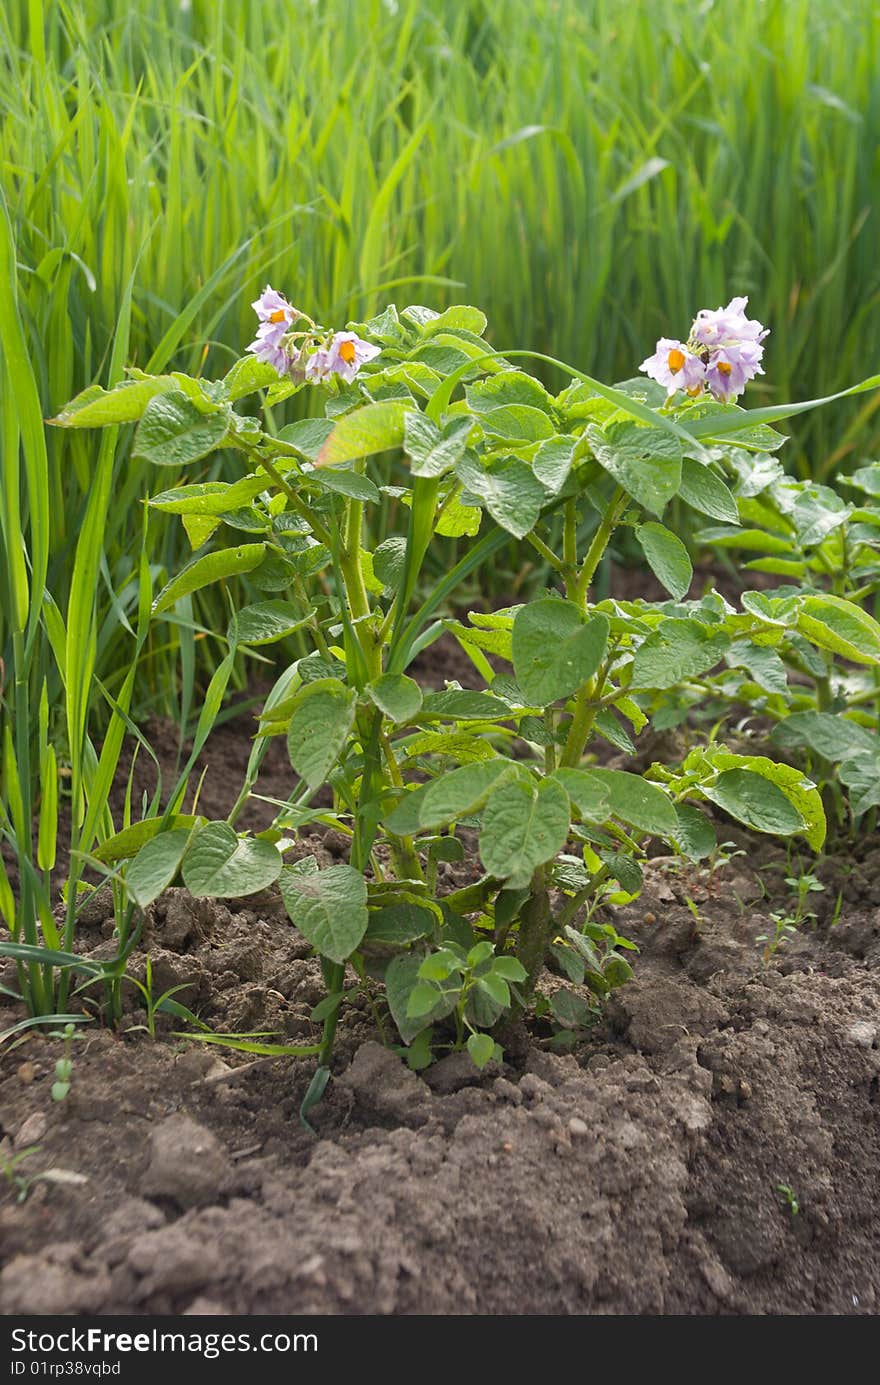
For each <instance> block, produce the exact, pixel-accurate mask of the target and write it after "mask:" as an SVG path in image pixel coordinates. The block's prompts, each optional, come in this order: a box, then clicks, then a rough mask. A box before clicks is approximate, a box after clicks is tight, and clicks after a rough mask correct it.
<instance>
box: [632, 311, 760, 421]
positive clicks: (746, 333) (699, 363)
mask: <svg viewBox="0 0 880 1385" xmlns="http://www.w3.org/2000/svg"><path fill="white" fill-rule="evenodd" d="M748 301H749V300H748V299H747V298H731V300H730V302H729V303H728V305H727V307H726V308H716V309H715V310H714V312H713V311H712V310H711V309H709V308H703V309H701V311H700V312H698V313H697V316H696V317H695V319H694V324H693V326H692V327H691V331H690V336H689V337H688V339H687V341H686V342H681V341H675V340H673V338H671V337H661V338H660V340H659V341H658V343H657V349H656V351H655V352H654V355H653V356H649V357H648V359H647V360H645V361H642V364H641V365H640V366H639V370H643V371H644V372H645V374H646V375H649V376H650V378H651V379H652V380H656V381H657V382H658V384H661V385H663V386H665V388H666V389H667V390H668V391H669V394H670V396H672V395H673V394H675V392H676V391H677V390H685V391H686V392H687V393H688V394H690V395H693V396H696V395H699V394H703V393H704V392H705V391H706V390H708V391H709V393H710V394H711V395H712V396H713V398H715V399H717V400H718V401H719V402H720V403H721V404H729V403H730V402H731V400H733V399H736V398H737V397H738V396H739V395H741V394H742V392H743V390H744V389H745V387H746V385H747V384H748V382H749V380H752V379H753V378H754V377H755V376H756V375H763V373H764V372H763V370H762V369H761V358H762V356H763V355H764V347H763V345H762V343H763V341H764V338H765V337H766V336H767V334H768V332H769V330H770V329H769V328H767V327H762V326H761V323H760V322H755V321H754V320H752V319H751V318H747V317H746V315H745V309H746V304H747V303H748Z"/></svg>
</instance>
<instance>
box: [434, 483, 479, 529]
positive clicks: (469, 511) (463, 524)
mask: <svg viewBox="0 0 880 1385" xmlns="http://www.w3.org/2000/svg"><path fill="white" fill-rule="evenodd" d="M482 522H483V511H482V510H481V509H480V508H479V506H476V505H463V504H462V502H461V487H460V486H457V487H456V488H455V490H454V491H453V493H452V495H451V497H450V498H449V499H448V500H445V501H444V502H443V508H442V509H441V511H440V517H439V519H438V520H437V522H436V524H435V525H434V533H435V534H436V535H437V536H438V538H444V539H461V538H464V537H465V535H467V536H468V537H469V538H473V537H474V535H475V534H478V533H479V531H480V525H481V524H482Z"/></svg>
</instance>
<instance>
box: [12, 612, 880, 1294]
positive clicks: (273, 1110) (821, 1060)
mask: <svg viewBox="0 0 880 1385" xmlns="http://www.w3.org/2000/svg"><path fill="white" fill-rule="evenodd" d="M418 672H419V676H420V677H421V678H422V679H423V680H424V681H425V682H428V683H432V684H433V685H434V686H438V685H442V682H443V680H444V679H447V678H453V677H454V678H458V679H459V680H460V681H461V682H462V683H464V684H468V683H471V684H473V682H474V681H475V680H473V679H472V678H471V674H470V666H469V664H468V663H467V661H466V660H464V658H463V656H461V654H460V651H459V650H458V647H457V646H456V645H455V644H454V643H453V642H451V641H449V640H446V639H445V640H444V641H442V642H439V643H438V644H437V645H436V646H434V647H432V649H431V650H429V651H427V652H426V654H425V655H424V656H423V657H422V659H421V666H420V668H419V670H418ZM252 730H253V721H252V719H251V716H250V715H248V716H246V717H244V718H242V719H241V720H240V721H239V722H238V723H236V722H231V723H228V724H227V726H226V727H224V728H221V729H220V730H219V731H218V732H217V733H216V734H215V736H214V737H213V738H212V741H211V743H210V745H209V748H208V751H207V752H206V756H205V760H206V762H207V763H208V765H209V769H208V775H207V777H206V780H205V785H204V788H203V794H202V799H201V804H202V810H203V811H206V812H207V813H208V814H209V815H211V816H218V817H219V816H223V815H225V813H226V812H228V810H229V806H230V804H231V801H232V799H233V798H234V796H235V792H236V790H237V786H238V784H239V782H240V779H241V775H242V773H243V769H244V764H245V762H246V759H247V754H248V751H249V737H250V735H251V734H252ZM152 736H153V739H154V743H156V744H157V745H158V746H159V748H160V750H164V751H165V752H166V753H165V755H164V756H163V758H167V754H168V750H169V746H170V744H171V742H170V740H169V738H168V737H167V735H166V733H164V732H163V730H162V728H161V727H154V728H152ZM166 741H168V745H166V744H165V742H166ZM289 784H290V773H289V770H288V767H287V763H286V757H285V753H284V747H283V745H282V744H281V743H280V742H279V743H277V744H275V745H273V747H272V749H271V751H270V753H269V756H268V758H267V762H266V769H265V771H264V775H263V778H262V780H261V783H260V786H259V788H260V791H262V792H265V793H268V794H270V795H276V796H278V797H282V798H283V797H286V795H287V792H288V789H289ZM271 811H272V810H271V809H269V808H267V807H266V806H265V805H259V804H252V805H250V806H249V808H248V815H247V816H246V817H245V818H244V819H243V820H242V825H248V826H251V827H258V826H263V825H265V823H266V821H268V819H269V817H271ZM724 835H725V836H730V837H732V838H735V839H736V840H738V841H739V842H740V844H741V845H743V846H744V847H745V848H746V849H747V851H748V852H749V855H748V856H747V857H743V856H739V857H734V858H733V860H732V861H731V863H730V864H729V865H728V866H727V867H725V868H724V869H723V870H722V871H720V872H719V874H718V875H717V876H716V877H715V879H714V880H713V881H707V880H706V879H705V877H701V876H700V875H699V874H698V873H696V872H694V873H691V874H690V875H682V874H680V873H676V871H675V870H674V869H670V864H669V863H668V862H664V861H662V860H659V859H658V860H655V861H654V862H653V863H652V864H651V867H650V871H649V876H648V880H647V884H646V889H645V891H644V893H643V895H642V897H641V898H640V899H639V900H638V902H637V903H636V904H634V905H632V906H630V907H629V908H627V909H626V910H622V911H620V912H619V914H618V915H617V917H616V919H615V922H616V924H617V926H618V928H619V929H620V931H621V932H623V933H624V934H626V935H628V936H630V937H632V938H633V939H634V940H635V941H637V942H638V944H639V946H640V948H641V952H640V955H639V957H638V958H637V960H636V980H635V981H634V982H632V983H630V984H629V985H628V986H626V987H625V988H623V989H622V990H621V991H618V992H616V993H615V997H614V999H613V1001H612V1002H611V1003H610V1004H609V1005H608V1007H607V1009H606V1012H605V1016H604V1020H603V1022H602V1023H601V1024H599V1025H597V1027H596V1028H595V1029H594V1030H593V1031H591V1033H590V1034H589V1035H587V1036H586V1037H585V1038H584V1039H583V1040H582V1041H581V1042H580V1043H579V1044H578V1046H577V1047H576V1048H575V1050H574V1051H573V1052H572V1053H570V1054H566V1055H560V1054H559V1053H555V1052H553V1051H551V1050H550V1048H549V1047H548V1038H549V1030H545V1029H543V1028H542V1027H541V1026H540V1025H538V1026H534V1027H533V1028H532V1029H531V1030H529V1031H527V1030H525V1029H521V1030H519V1031H514V1032H512V1033H510V1034H509V1035H507V1036H506V1038H505V1043H506V1055H505V1063H504V1066H503V1068H502V1069H500V1070H499V1069H498V1068H497V1067H495V1066H494V1065H493V1067H492V1069H491V1070H490V1071H488V1072H486V1073H485V1074H482V1075H481V1074H478V1073H477V1072H476V1070H475V1069H474V1068H473V1067H472V1065H471V1064H470V1061H469V1060H468V1059H466V1058H463V1057H462V1055H457V1054H451V1055H449V1056H447V1057H446V1058H443V1059H441V1061H440V1062H438V1063H437V1064H436V1065H435V1066H433V1067H432V1068H430V1069H429V1070H428V1071H427V1072H426V1073H425V1074H424V1075H423V1076H417V1075H416V1074H414V1073H412V1072H410V1071H409V1069H407V1068H406V1066H405V1065H404V1064H403V1063H402V1061H401V1060H400V1058H399V1057H397V1056H396V1055H395V1054H394V1053H393V1052H392V1051H390V1049H388V1048H386V1047H383V1046H382V1044H381V1043H380V1042H377V1040H378V1039H379V1038H380V1037H381V1036H380V1035H379V1033H378V1031H377V1030H376V1027H375V1022H374V1018H373V1015H372V1013H371V1011H370V1007H369V1005H368V1002H367V1000H366V999H365V998H360V999H358V1000H356V1001H355V1002H354V1004H352V1005H351V1006H349V1007H348V1008H347V1009H346V1010H345V1011H344V1013H343V1016H342V1019H341V1023H340V1029H339V1036H338V1042H337V1048H336V1055H335V1062H334V1080H333V1082H332V1083H331V1085H330V1087H329V1089H328V1092H327V1095H326V1096H325V1099H324V1101H323V1102H322V1103H321V1104H320V1105H319V1106H317V1107H316V1108H314V1110H313V1111H312V1112H311V1119H312V1121H313V1124H314V1126H315V1128H316V1130H317V1136H315V1135H312V1134H309V1133H308V1132H307V1131H306V1130H304V1129H303V1128H302V1127H301V1125H300V1123H299V1121H298V1116H297V1113H298V1108H299V1104H300V1102H301V1100H302V1097H303V1095H304V1093H305V1090H306V1088H307V1086H308V1083H309V1081H310V1078H311V1076H312V1073H313V1072H314V1060H309V1059H300V1060H295V1059H291V1058H284V1059H276V1058H256V1059H254V1058H252V1057H250V1056H247V1055H240V1054H235V1053H232V1052H230V1051H229V1050H226V1049H223V1048H216V1047H206V1046H202V1045H200V1044H198V1043H196V1042H194V1041H192V1040H189V1039H184V1038H180V1037H176V1036H175V1034H174V1033H173V1032H172V1030H173V1026H172V1024H171V1022H170V1021H169V1020H167V1019H160V1020H159V1037H158V1038H157V1039H155V1040H153V1039H151V1038H150V1037H149V1036H148V1035H147V1034H146V1033H145V1032H144V1030H143V1028H142V1027H138V1026H142V1025H143V1021H144V1015H143V1011H142V1010H139V1009H137V1006H136V996H135V995H134V993H133V992H132V993H130V994H129V995H128V1002H127V1003H128V1004H129V1007H130V1008H129V1011H128V1013H127V1014H126V1017H125V1019H124V1022H123V1025H122V1026H121V1027H120V1031H119V1032H118V1033H111V1032H109V1031H108V1030H106V1029H102V1028H100V1027H99V1026H98V1025H97V1024H93V1025H90V1026H87V1027H84V1028H83V1030H82V1031H81V1032H80V1033H79V1034H78V1035H77V1037H76V1039H75V1040H74V1041H73V1044H72V1057H73V1059H74V1066H73V1077H72V1086H71V1090H70V1094H69V1095H68V1096H67V1098H66V1099H65V1100H64V1101H61V1102H53V1101H52V1100H51V1096H50V1088H51V1085H52V1082H53V1080H54V1066H55V1063H56V1061H57V1059H58V1058H59V1057H60V1056H61V1054H62V1045H61V1042H60V1040H59V1039H58V1038H57V1037H56V1038H53V1037H46V1036H39V1035H36V1034H31V1035H29V1036H28V1037H27V1038H26V1040H25V1041H24V1042H23V1043H21V1044H20V1045H19V1046H18V1047H17V1048H15V1049H14V1051H10V1050H9V1047H7V1050H6V1052H5V1054H4V1057H3V1062H2V1067H0V1155H2V1156H3V1159H4V1160H5V1161H6V1163H7V1166H10V1160H11V1159H13V1158H14V1157H15V1156H17V1155H19V1154H21V1153H22V1152H23V1151H28V1150H30V1151H31V1152H30V1153H29V1154H27V1157H26V1158H24V1159H23V1160H22V1161H21V1162H19V1163H17V1164H16V1166H15V1170H14V1173H12V1174H11V1175H10V1177H11V1179H12V1181H11V1182H10V1184H9V1186H8V1188H7V1186H6V1183H5V1181H4V1180H0V1246H2V1255H3V1260H2V1262H0V1263H3V1264H4V1266H5V1268H3V1269H2V1272H0V1312H2V1313H4V1314H20V1313H36V1314H52V1313H66V1314H77V1313H89V1314H122V1313H143V1314H158V1313H174V1314H179V1313H193V1314H197V1313H249V1314H270V1313H312V1312H314V1313H325V1314H413V1313H422V1314H424V1313H431V1314H460V1313H466V1314H471V1313H478V1314H513V1313H516V1314H550V1315H558V1314H592V1313H602V1314H688V1315H743V1314H873V1313H875V1312H876V1311H877V1309H878V1302H880V1213H878V1208H877V1196H876V1169H877V1167H878V1162H880V1020H878V1002H880V971H878V964H880V908H878V906H880V885H878V883H877V882H878V878H880V877H878V870H877V868H878V866H880V842H878V841H877V840H876V839H875V840H874V841H870V840H867V841H862V842H861V843H860V844H859V848H858V851H857V859H850V858H846V859H843V858H835V859H834V860H833V861H829V862H826V863H825V865H824V866H823V867H821V868H820V871H821V873H822V874H823V879H824V880H825V882H826V886H827V888H826V892H825V894H822V895H816V896H813V897H812V899H813V900H815V901H817V903H816V905H815V907H816V909H817V913H818V914H819V921H818V924H817V925H816V928H815V929H809V928H805V929H804V930H802V932H801V933H800V934H799V935H798V936H797V937H796V938H795V939H793V940H792V941H791V942H790V943H788V944H787V946H786V947H785V948H784V949H783V950H782V951H781V952H780V953H779V954H778V955H777V957H776V959H774V960H772V961H770V962H769V963H765V962H763V961H762V959H761V950H760V948H759V947H758V946H756V943H755V938H756V936H757V935H758V934H759V933H762V932H765V931H767V928H768V916H769V913H770V910H771V908H772V907H778V906H779V905H780V903H781V902H783V900H784V899H785V894H784V891H785V887H784V885H782V877H783V875H784V874H786V873H788V870H787V869H784V868H783V865H784V863H783V858H782V857H781V855H779V854H778V853H774V852H773V851H772V850H771V851H770V852H769V853H768V852H767V851H764V852H762V853H760V854H758V853H756V843H755V839H754V838H751V839H749V838H746V837H745V836H739V835H738V834H737V833H736V832H735V831H733V830H730V829H729V828H726V829H725V832H724ZM298 851H299V852H300V853H301V854H305V853H306V852H314V853H315V854H316V855H317V856H318V857H319V861H320V863H321V864H322V865H327V864H330V863H332V862H333V861H334V860H339V859H343V858H344V852H345V842H344V839H343V838H342V837H340V836H339V835H338V834H335V833H332V832H330V833H324V834H323V835H322V836H314V837H310V838H308V839H307V840H305V841H304V842H302V843H301V844H300V846H299V848H298ZM744 862H747V863H748V864H744ZM804 864H805V865H806V864H807V863H804ZM789 869H790V867H789ZM441 870H442V871H444V872H446V873H447V874H448V875H449V880H448V882H447V883H448V884H450V885H451V884H453V883H460V879H459V878H455V876H456V875H457V876H458V877H460V876H461V867H455V868H453V867H451V866H446V865H444V866H442V867H441ZM453 871H454V872H455V875H453ZM755 871H759V872H760V873H759V874H756V873H755ZM838 892H840V893H841V898H842V907H841V909H840V913H839V918H838V919H837V921H836V922H835V921H834V917H835V911H834V906H835V902H836V900H837V896H838ZM688 901H690V902H691V904H692V905H693V908H692V907H690V906H689V904H688ZM694 908H695V909H696V911H697V914H698V917H695V914H694ZM112 928H113V925H112V919H111V910H110V907H109V902H108V901H107V900H106V899H104V898H103V897H102V896H101V895H97V896H95V897H94V899H93V900H92V901H91V902H90V903H89V905H88V906H87V908H86V909H85V911H84V914H83V917H82V925H81V929H80V932H79V935H78V944H77V945H78V947H79V949H80V950H82V951H83V952H84V953H88V954H92V955H97V956H101V955H109V954H110V953H111V952H112V950H113V944H112V940H111V934H112ZM143 943H144V946H145V948H146V949H147V950H148V951H149V953H150V956H151V959H152V964H153V971H154V994H158V993H160V992H161V991H163V990H165V989H166V988H167V987H169V986H173V985H178V984H184V985H185V987H186V989H185V990H184V991H182V992H181V993H179V995H178V999H179V1000H181V1001H182V1002H183V1003H184V1004H186V1005H187V1006H189V1007H190V1008H192V1009H194V1010H195V1011H196V1012H197V1013H198V1014H199V1015H200V1016H201V1017H202V1018H203V1019H204V1020H206V1021H207V1022H208V1023H209V1024H210V1025H211V1026H212V1027H213V1028H214V1029H215V1030H218V1031H224V1032H225V1031H230V1030H234V1031H237V1032H244V1031H255V1030H261V1031H262V1030H267V1031H273V1032H274V1034H275V1035H276V1036H278V1038H279V1039H287V1040H288V1041H290V1042H291V1043H306V1044H309V1043H313V1042H314V1041H315V1040H316V1039H317V1037H318V1026H316V1025H315V1024H313V1023H312V1022H311V1021H310V1019H309V1014H310V1010H311V1008H312V1006H313V1005H314V1004H315V1003H316V1002H317V1001H318V1000H319V999H320V998H321V996H322V993H323V992H322V983H321V978H320V971H319V968H318V966H317V963H316V961H315V960H314V959H313V958H312V956H311V955H310V949H309V947H308V945H307V944H306V943H305V942H304V940H303V939H302V938H301V937H300V936H299V935H298V934H297V933H296V931H295V930H294V929H293V928H292V926H291V925H290V923H289V921H288V920H287V917H286V914H285V913H284V910H283V908H282V906H281V903H280V900H279V898H278V896H277V894H276V893H275V892H267V893H266V894H265V895H262V896H255V897H253V898H251V899H247V900H244V901H241V902H238V903H236V902H233V901H230V902H228V903H227V904H222V903H220V904H217V903H214V902H208V901H195V900H193V899H192V898H191V897H190V896H189V895H188V894H187V893H186V892H185V891H182V890H170V891H168V892H167V893H166V894H165V895H164V896H163V897H162V898H161V899H160V900H159V901H158V902H157V904H156V905H155V906H154V907H153V909H152V910H151V911H150V915H149V918H148V919H147V922H146V925H145V930H144V938H143ZM139 965H140V966H142V965H143V955H142V954H141V955H140V962H139ZM5 979H8V977H0V980H5ZM560 984H563V983H561V982H560V979H559V978H558V977H555V976H550V975H545V976H544V978H543V985H544V987H545V989H547V990H550V989H552V988H553V987H554V986H558V985H560ZM20 1017H21V1010H20V1009H19V1008H16V1006H15V1005H14V1003H11V1002H3V1003H2V1008H0V1028H2V1027H5V1026H6V1025H7V1024H9V1023H13V1022H15V1020H16V1019H18V1018H20ZM45 1175H48V1177H46V1176H45ZM71 1175H74V1176H75V1177H76V1180H77V1181H71ZM16 1176H18V1178H19V1183H18V1184H15V1177H16ZM27 1179H30V1180H33V1181H32V1182H31V1183H30V1186H29V1188H28V1190H27V1195H26V1196H25V1197H24V1199H23V1200H21V1201H19V1200H18V1196H17V1195H18V1192H19V1190H20V1189H21V1188H22V1184H23V1182H24V1181H25V1180H27ZM786 1189H787V1190H788V1191H786Z"/></svg>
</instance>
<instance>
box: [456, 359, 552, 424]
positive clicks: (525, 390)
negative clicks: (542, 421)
mask: <svg viewBox="0 0 880 1385" xmlns="http://www.w3.org/2000/svg"><path fill="white" fill-rule="evenodd" d="M465 396H466V398H467V402H468V405H469V407H470V408H471V409H472V410H473V411H474V413H475V414H485V413H488V412H489V411H490V410H493V409H500V408H508V407H511V406H516V405H524V406H526V407H527V408H531V409H538V410H540V411H541V412H543V413H545V414H549V413H551V411H552V408H553V401H552V399H551V398H550V395H549V394H548V393H547V391H546V390H545V388H544V386H543V385H542V384H541V382H540V381H539V380H536V379H535V377H534V376H533V375H528V374H527V373H526V372H525V371H523V370H503V371H499V373H498V374H497V375H492V376H490V377H489V378H488V379H486V380H475V381H474V382H473V384H470V385H467V386H466V387H465Z"/></svg>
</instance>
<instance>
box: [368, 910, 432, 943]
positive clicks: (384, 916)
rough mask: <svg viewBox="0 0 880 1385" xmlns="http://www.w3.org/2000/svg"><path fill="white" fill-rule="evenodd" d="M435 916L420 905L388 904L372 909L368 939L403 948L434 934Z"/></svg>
mask: <svg viewBox="0 0 880 1385" xmlns="http://www.w3.org/2000/svg"><path fill="white" fill-rule="evenodd" d="M434 922H435V920H434V915H433V913H432V912H431V910H430V909H426V908H424V907H422V906H421V905H418V904H388V905H386V906H385V908H383V909H372V910H371V911H370V920H369V923H368V925H367V932H366V937H367V939H368V941H369V942H372V943H390V944H394V945H395V946H397V947H403V946H405V944H406V943H412V942H415V941H416V939H417V938H428V937H430V936H431V935H432V934H433V932H434Z"/></svg>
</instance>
